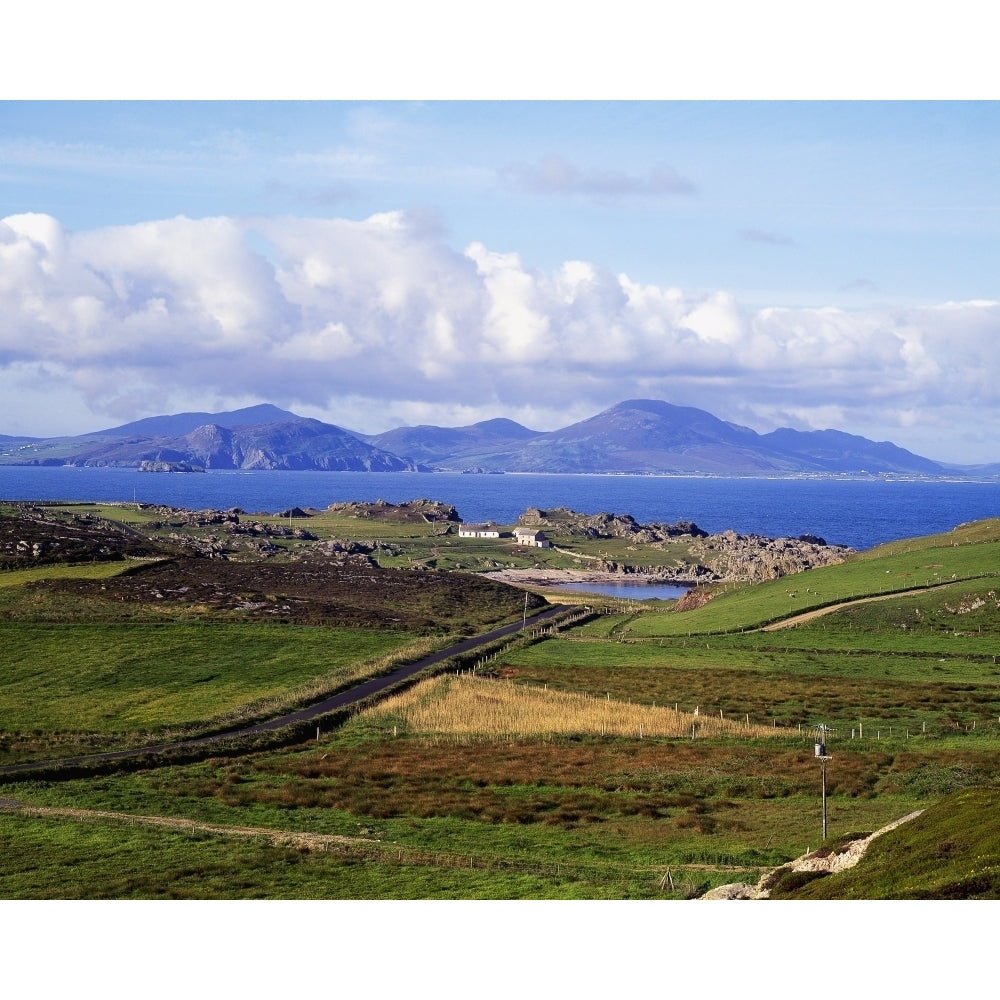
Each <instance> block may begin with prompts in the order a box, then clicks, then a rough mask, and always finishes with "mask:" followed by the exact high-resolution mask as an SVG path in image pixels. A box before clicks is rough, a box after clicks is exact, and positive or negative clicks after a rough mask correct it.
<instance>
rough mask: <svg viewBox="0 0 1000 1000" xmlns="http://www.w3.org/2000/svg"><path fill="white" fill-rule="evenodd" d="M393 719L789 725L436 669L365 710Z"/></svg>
mask: <svg viewBox="0 0 1000 1000" xmlns="http://www.w3.org/2000/svg"><path fill="white" fill-rule="evenodd" d="M365 714H366V715H367V716H368V718H369V719H370V720H372V721H373V722H375V723H376V724H382V725H385V726H387V727H389V726H393V725H395V726H396V727H397V728H398V726H399V724H400V723H402V725H403V727H404V729H405V730H407V731H409V732H412V733H417V734H423V735H435V736H453V737H457V738H467V739H476V738H486V739H511V738H537V737H546V736H556V735H559V736H619V737H626V738H636V739H642V738H644V737H675V738H680V737H689V738H690V737H691V736H692V735H693V736H694V737H695V738H704V737H742V738H747V737H754V738H758V737H759V738H768V739H773V738H774V737H775V736H781V737H785V736H787V735H788V732H787V730H785V729H778V728H774V727H771V726H761V725H757V724H755V723H750V724H747V723H745V722H744V721H743V720H734V719H726V718H723V717H720V716H714V715H708V714H695V713H693V712H681V711H677V710H675V709H673V708H667V707H664V706H656V705H639V704H632V703H628V702H623V701H613V700H611V699H610V698H598V697H594V696H593V695H586V694H573V693H567V692H564V691H549V690H546V689H545V688H539V687H531V686H528V685H524V684H513V683H510V682H507V681H497V680H489V679H484V678H481V677H475V676H471V675H461V676H453V675H448V676H441V677H434V678H431V679H429V680H426V681H423V682H422V683H420V684H417V685H414V687H412V688H410V689H409V690H407V691H403V692H402V693H400V694H398V695H395V696H393V697H391V698H387V699H386V700H385V701H383V702H382V703H381V704H379V705H377V706H375V707H374V708H371V709H369V710H368V711H367V712H366V713H365Z"/></svg>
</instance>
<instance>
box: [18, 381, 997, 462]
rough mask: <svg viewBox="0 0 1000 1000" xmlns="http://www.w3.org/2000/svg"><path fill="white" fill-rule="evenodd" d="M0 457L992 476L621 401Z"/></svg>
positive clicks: (186, 428)
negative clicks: (447, 421)
mask: <svg viewBox="0 0 1000 1000" xmlns="http://www.w3.org/2000/svg"><path fill="white" fill-rule="evenodd" d="M0 463H4V464H8V465H9V464H17V465H28V464H30V465H112V466H126V467H134V466H141V465H142V464H143V463H157V464H160V465H162V464H164V463H166V464H167V465H176V466H178V467H181V466H191V467H195V468H206V469H328V470H345V471H346V470H368V471H404V470H434V469H436V470H448V471H480V472H553V473H556V472H563V473H651V474H657V473H659V474H664V473H666V474H669V473H703V474H715V475H801V474H816V475H835V474H844V473H850V474H865V473H867V474H871V475H882V474H899V475H923V476H942V475H962V474H968V475H977V476H983V475H998V474H1000V465H989V466H978V467H975V468H972V467H970V468H968V469H962V468H961V467H956V466H945V465H942V464H941V463H938V462H934V461H931V460H930V459H927V458H922V457H920V456H919V455H914V454H913V453H912V452H909V451H907V450H906V449H905V448H900V447H899V446H897V445H895V444H893V443H892V442H889V441H881V442H876V441H870V440H868V439H867V438H864V437H859V436H857V435H854V434H846V433H844V432H843V431H837V430H823V431H796V430H792V429H791V428H787V427H786V428H781V429H780V430H776V431H771V432H770V433H768V434H759V433H757V431H754V430H751V429H750V428H749V427H741V426H740V425H739V424H734V423H730V422H728V421H724V420H720V419H719V418H718V417H715V416H713V415H712V414H711V413H708V412H707V411H705V410H700V409H697V408H696V407H691V406H675V405H673V404H671V403H667V402H664V401H663V400H656V399H630V400H626V401H625V402H622V403H618V404H617V405H615V406H612V407H610V408H609V409H607V410H604V411H602V412H601V413H598V414H596V415H595V416H593V417H589V418H588V419H586V420H581V421H579V422H577V423H575V424H571V425H569V426H568V427H563V428H561V429H559V430H555V431H534V430H530V429H529V428H527V427H524V426H522V425H521V424H518V423H516V422H515V421H513V420H506V419H503V418H500V419H495V420H484V421H481V422H480V423H476V424H471V425H469V426H466V427H436V426H432V425H422V426H417V427H398V428H396V429H395V430H390V431H385V432H384V433H381V434H373V435H364V434H358V433H355V432H352V431H348V430H345V429H344V428H342V427H337V426H335V425H334V424H326V423H323V422H322V421H319V420H310V419H306V418H304V417H299V416H296V415H295V414H294V413H291V412H289V411H288V410H282V409H279V408H278V407H276V406H271V405H269V404H262V405H260V406H251V407H247V408H245V409H242V410H233V411H230V412H226V413H178V414H174V415H172V416H162V417H147V418H146V419H144V420H137V421H135V422H133V423H130V424H123V425H122V426H120V427H112V428H109V429H107V430H103V431H98V432H95V433H92V434H86V435H81V436H79V437H71V438H39V439H29V438H3V437H0Z"/></svg>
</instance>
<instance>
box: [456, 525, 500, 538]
mask: <svg viewBox="0 0 1000 1000" xmlns="http://www.w3.org/2000/svg"><path fill="white" fill-rule="evenodd" d="M458 537H459V538H499V537H500V529H499V528H498V527H496V525H493V524H460V525H459V526H458Z"/></svg>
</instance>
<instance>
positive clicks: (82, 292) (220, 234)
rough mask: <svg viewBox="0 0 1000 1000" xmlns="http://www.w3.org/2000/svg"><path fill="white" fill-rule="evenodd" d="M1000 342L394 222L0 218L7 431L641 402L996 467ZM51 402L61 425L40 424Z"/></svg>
mask: <svg viewBox="0 0 1000 1000" xmlns="http://www.w3.org/2000/svg"><path fill="white" fill-rule="evenodd" d="M998 340H1000V304H998V303H996V302H992V301H973V302H948V303H941V304H940V305H937V306H933V307H925V306H921V307H913V308H909V309H867V310H857V311H846V310H842V309H833V308H825V309H802V308H797V309H791V308H784V307H781V306H777V305H776V306H773V307H769V308H766V309H756V310H753V309H750V308H748V307H747V306H745V305H743V304H742V303H740V302H739V301H737V300H736V299H735V298H734V297H733V296H732V295H731V294H729V293H727V292H725V291H717V292H715V293H713V294H710V295H707V296H691V295H687V294H685V293H684V292H683V291H682V290H680V289H678V288H673V287H666V286H657V285H649V284H638V283H636V282H633V281H631V280H630V279H629V278H628V277H627V276H626V275H617V274H614V273H612V272H610V271H608V270H606V269H603V268H601V267H598V266H597V265H595V264H592V263H590V262H587V261H577V260H574V261H567V262H566V263H564V264H563V265H562V266H560V267H559V268H557V269H556V270H555V271H553V272H551V273H549V272H540V271H536V270H533V269H531V268H529V267H527V266H526V265H525V263H524V262H523V261H522V260H521V258H520V257H519V256H518V255H517V254H515V253H499V252H496V251H494V250H491V249H489V248H487V247H486V246H484V245H482V244H480V243H474V244H471V245H470V246H469V247H468V248H467V249H466V250H465V252H464V253H463V252H458V251H456V250H454V249H451V248H450V247H448V246H447V245H446V244H445V243H444V242H443V241H442V238H441V236H440V234H439V229H438V227H435V226H428V225H426V224H425V223H424V222H422V221H421V220H420V218H418V217H415V216H409V215H407V214H405V213H398V212H393V213H382V214H380V215H376V216H372V217H371V218H369V219H366V220H361V221H352V220H347V219H310V218H269V219H252V220H246V219H235V218H206V219H188V218H183V217H182V218H176V219H167V220H159V221H154V222H146V223H141V224H137V225H131V226H117V227H113V228H106V229H99V230H93V231H90V232H84V233H73V232H68V231H66V230H65V229H64V228H63V227H62V226H61V225H60V224H59V223H58V221H57V220H55V219H53V218H51V217H49V216H42V215H21V216H13V217H10V218H8V219H6V220H3V221H0V379H3V381H4V384H5V385H7V386H9V387H10V390H11V391H10V392H7V393H5V395H4V398H3V401H2V402H0V419H2V420H3V423H0V432H10V430H11V429H12V428H14V426H15V420H16V422H17V429H18V432H19V433H32V430H31V427H30V426H27V424H28V420H27V417H26V416H25V407H26V406H28V405H29V403H28V402H27V401H28V400H31V399H35V400H36V406H37V408H38V410H39V412H38V415H37V419H38V425H37V426H38V428H39V429H37V430H35V431H34V432H35V433H45V434H49V433H53V434H54V433H76V432H82V431H84V430H90V429H93V426H95V425H99V424H101V423H103V422H104V418H105V417H108V416H110V415H113V416H114V417H115V418H121V419H131V418H134V417H139V416H144V415H148V414H150V413H156V412H166V411H168V410H171V409H176V408H180V406H181V404H183V406H185V407H187V408H190V406H191V401H193V400H194V401H196V400H199V399H200V400H203V401H204V402H203V403H201V404H197V403H195V405H196V406H198V408H206V409H207V408H213V407H214V406H215V405H216V404H219V403H222V404H225V403H226V402H227V401H230V400H234V401H235V400H238V401H240V405H242V403H243V402H244V401H246V400H254V399H259V400H268V401H273V402H276V403H278V404H280V405H284V406H289V407H292V408H295V407H296V406H298V407H299V408H300V409H301V410H302V412H309V413H311V414H312V415H319V414H324V413H325V414H327V415H328V416H329V419H336V421H337V422H341V423H344V424H345V425H346V426H351V427H354V428H355V429H358V430H369V431H378V430H383V429H386V428H387V427H389V426H392V424H393V421H394V420H399V419H414V418H420V419H422V420H423V422H440V423H445V424H448V423H454V422H455V415H456V414H460V415H462V421H463V422H466V423H468V422H472V421H474V420H476V419H485V418H487V417H493V416H511V417H513V418H514V419H521V420H522V421H523V422H526V423H529V425H532V426H536V427H539V428H542V429H544V428H545V427H556V426H561V425H563V424H565V423H567V422H570V421H571V420H574V419H578V418H580V417H583V416H588V415H590V414H593V413H595V412H597V411H598V410H600V409H602V408H604V407H606V406H609V405H611V404H613V403H615V402H618V401H619V400H622V399H626V398H630V397H635V396H655V397H657V398H662V399H667V400H670V401H672V402H676V403H680V404H685V405H693V406H701V407H703V408H704V409H707V410H710V411H712V412H713V413H716V414H718V415H719V416H722V417H724V418H726V419H731V420H737V421H739V422H742V423H747V424H749V425H750V426H753V427H755V428H757V429H758V430H769V429H771V428H772V427H775V426H780V425H782V424H784V425H792V426H797V427H802V428H806V429H808V428H821V427H827V426H836V427H839V428H840V429H843V430H847V431H850V432H853V433H859V434H864V435H866V436H868V437H881V438H890V439H892V440H896V441H897V442H898V443H900V444H904V445H905V446H906V447H910V448H912V449H913V450H915V451H918V452H921V453H923V454H928V455H930V457H937V458H948V459H953V460H956V461H963V460H967V461H970V462H971V461H998V460H1000V446H995V445H993V443H992V442H993V441H995V440H1000V416H994V414H995V413H996V412H997V407H996V404H997V402H998V401H1000V388H998V386H1000V379H998V378H997V374H998V372H997V369H998V366H1000V365H998V361H997V358H998V357H1000V350H998V346H1000V344H998ZM61 398H64V399H65V403H59V404H57V405H55V406H53V405H51V404H50V403H48V402H46V401H48V400H57V399H61ZM80 398H82V399H83V400H84V401H85V402H86V404H87V406H88V407H89V408H90V410H91V412H92V413H93V414H95V420H94V421H93V422H91V423H90V424H89V425H87V426H79V413H80V412H81V407H80V404H79V402H78V400H79V399H80ZM43 406H44V408H45V412H44V414H43V413H42V407H43ZM15 408H16V410H17V413H15ZM59 412H65V413H66V414H67V419H70V415H72V418H71V419H72V421H73V424H74V426H59V427H56V426H53V423H52V422H53V421H54V420H56V419H57V415H58V413H59ZM435 414H437V415H438V416H435ZM97 415H100V419H98V417H97ZM948 428H951V429H952V433H953V435H954V437H955V439H956V443H955V445H954V447H951V446H950V445H947V444H942V442H943V441H944V440H945V435H946V433H947V431H948ZM942 449H944V451H942Z"/></svg>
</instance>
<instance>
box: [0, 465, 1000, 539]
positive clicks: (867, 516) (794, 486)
mask: <svg viewBox="0 0 1000 1000" xmlns="http://www.w3.org/2000/svg"><path fill="white" fill-rule="evenodd" d="M418 497H424V498H427V499H430V500H440V501H443V502H445V503H450V504H454V505H455V507H456V508H457V509H458V513H459V515H460V516H461V517H462V518H463V519H464V520H466V521H487V520H492V521H496V522H498V523H500V524H511V523H513V522H514V521H516V520H517V518H518V517H519V516H520V515H521V514H522V513H523V512H524V511H525V509H526V508H528V507H541V508H546V507H560V506H563V507H569V508H572V509H573V510H578V511H582V512H585V513H588V514H596V513H600V512H602V511H606V512H608V513H614V514H631V515H632V516H633V517H634V518H635V519H636V520H637V521H640V522H643V523H648V522H651V521H659V522H665V523H674V522H676V521H694V522H695V523H696V524H697V525H698V526H699V527H701V528H703V529H704V530H706V531H710V532H713V533H714V532H721V531H726V530H729V529H732V530H734V531H737V532H740V533H741V534H760V535H767V536H770V537H782V536H797V535H802V534H812V535H819V536H820V537H822V538H824V539H826V541H828V542H830V543H837V544H842V545H850V546H853V547H854V548H857V549H866V548H870V547H871V546H873V545H877V544H879V543H881V542H888V541H893V540H895V539H899V538H910V537H913V536H915V535H926V534H932V533H934V532H939V531H948V530H950V529H951V528H954V527H955V526H956V525H958V524H961V523H963V522H965V521H974V520H978V519H979V518H984V517H997V516H1000V483H998V482H967V481H942V480H917V481H913V480H880V479H872V480H867V479H744V478H740V479H725V478H715V477H711V478H710V477H698V476H678V477H674V476H570V475H527V474H510V473H508V474H506V475H496V476H494V475H462V474H459V473H419V472H400V473H390V472H376V473H369V472H207V473H204V474H202V473H197V474H184V473H150V472H138V471H136V470H134V469H94V468H84V469H81V468H71V467H53V468H32V467H23V468H22V467H15V466H0V500H101V501H113V500H117V501H130V500H133V499H135V500H139V501H142V502H145V503H164V504H170V505H173V506H177V507H186V508H190V509H195V510H200V509H204V508H208V507H211V508H216V509H226V508H229V507H241V508H242V509H243V510H245V511H248V512H251V513H253V512H263V511H268V512H276V511H280V510H285V509H287V508H288V507H292V506H299V507H319V508H322V507H327V506H329V505H330V504H331V503H336V502H341V501H347V500H359V501H374V500H378V499H379V498H381V499H383V500H386V501H389V502H391V503H399V502H400V501H403V500H413V499H416V498H418Z"/></svg>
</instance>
